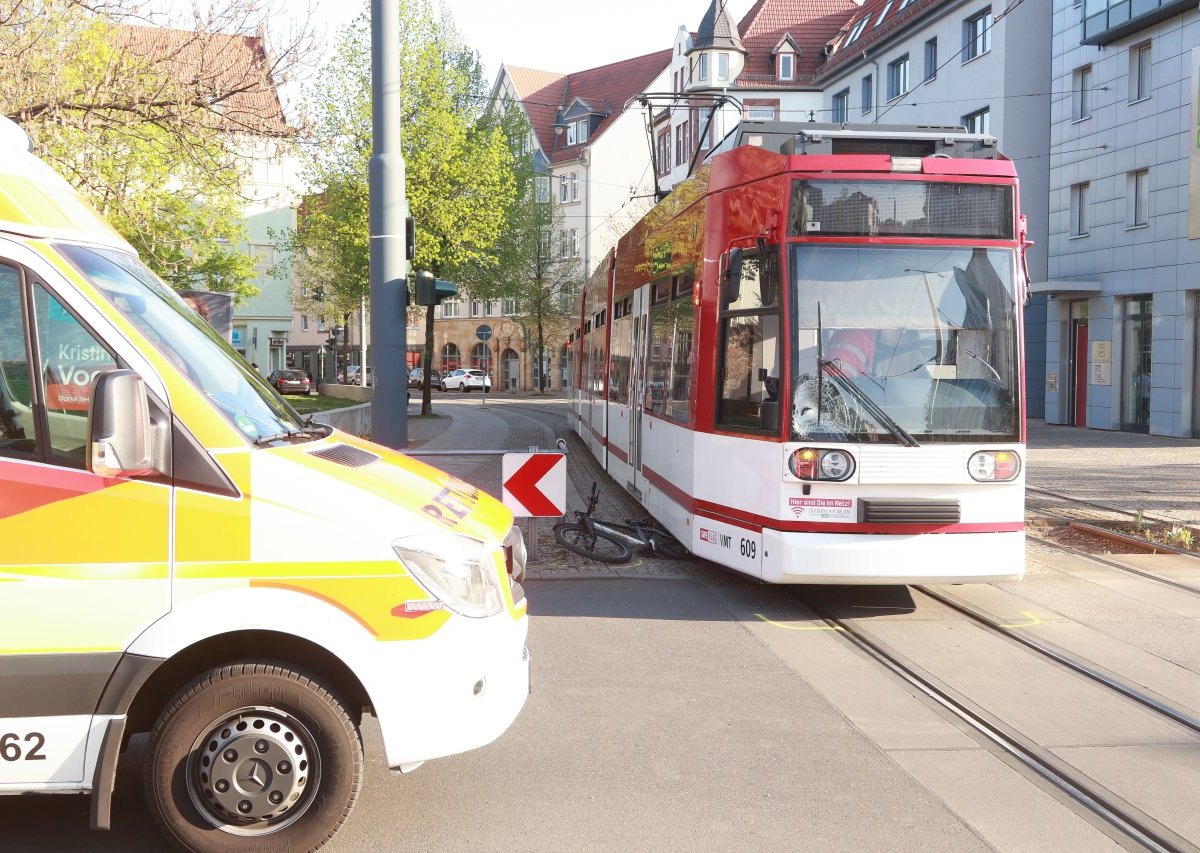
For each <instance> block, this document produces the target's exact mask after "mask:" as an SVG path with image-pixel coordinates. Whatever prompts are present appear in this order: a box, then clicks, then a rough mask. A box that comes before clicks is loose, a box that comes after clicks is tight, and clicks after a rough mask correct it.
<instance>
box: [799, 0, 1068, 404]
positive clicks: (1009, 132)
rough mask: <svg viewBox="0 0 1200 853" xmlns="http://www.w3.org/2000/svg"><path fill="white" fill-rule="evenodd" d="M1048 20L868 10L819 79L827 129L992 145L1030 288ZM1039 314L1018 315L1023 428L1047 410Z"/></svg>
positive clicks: (1037, 13) (1026, 10) (874, 5)
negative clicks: (958, 129) (975, 136)
mask: <svg viewBox="0 0 1200 853" xmlns="http://www.w3.org/2000/svg"><path fill="white" fill-rule="evenodd" d="M1050 12H1051V8H1050V4H1049V3H1047V2H1046V0H1015V2H1014V0H1008V2H1007V3H995V4H993V3H991V2H989V0H866V2H864V3H862V4H861V6H859V7H858V8H857V9H856V10H855V12H854V13H853V14H852V15H850V16H849V17H847V18H846V19H845V22H844V23H843V25H842V26H841V28H840V30H839V32H838V33H837V35H836V36H835V37H834V38H833V39H831V40H830V41H829V43H828V44H827V45H826V46H825V59H824V62H823V63H822V64H821V65H820V66H819V67H818V69H817V72H816V74H817V80H818V81H819V83H820V85H821V88H822V91H823V97H824V103H823V111H822V112H821V113H820V115H822V116H824V117H825V120H827V121H832V122H840V123H846V122H851V123H871V124H908V125H914V124H921V125H962V126H964V127H966V128H967V130H968V131H970V132H972V133H987V134H991V135H992V136H995V137H996V138H997V140H998V143H999V148H1000V150H1001V151H1002V152H1004V154H1005V155H1006V156H1008V157H1009V158H1011V159H1012V160H1014V161H1015V162H1016V166H1017V174H1018V175H1020V181H1021V188H1020V193H1021V196H1020V201H1021V209H1022V211H1023V212H1024V213H1025V214H1026V215H1027V216H1028V218H1029V228H1030V237H1031V239H1032V240H1033V241H1034V246H1033V248H1031V249H1030V250H1029V253H1028V264H1029V273H1030V276H1031V279H1032V280H1033V281H1034V282H1039V283H1041V282H1045V281H1046V280H1047V278H1048V258H1049V253H1048V245H1047V244H1048V242H1049V240H1048V236H1049V212H1048V197H1049V187H1050V163H1051V159H1052V158H1051V157H1049V156H1047V155H1048V154H1049V152H1050V109H1051V104H1052V102H1053V97H1052V96H1051V94H1050V92H1051V85H1050V77H1051V62H1050V26H1051V24H1050ZM1054 88H1055V90H1057V88H1058V87H1057V86H1056V87H1054ZM1046 304H1047V298H1046V296H1045V295H1038V296H1035V297H1034V298H1033V299H1032V300H1031V302H1030V304H1029V305H1028V306H1027V307H1026V309H1025V354H1026V402H1027V409H1028V413H1029V416H1030V417H1042V415H1043V412H1044V406H1045V388H1046V372H1045V371H1046V365H1045V352H1046V344H1045V335H1046Z"/></svg>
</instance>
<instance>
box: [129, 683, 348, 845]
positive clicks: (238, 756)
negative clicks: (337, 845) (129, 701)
mask: <svg viewBox="0 0 1200 853" xmlns="http://www.w3.org/2000/svg"><path fill="white" fill-rule="evenodd" d="M362 771H363V758H362V743H361V742H360V740H359V736H358V729H357V728H355V726H354V723H353V722H352V721H351V719H350V717H349V715H348V714H347V713H346V711H345V708H344V707H343V706H342V703H341V702H340V701H339V700H338V699H337V697H335V696H334V695H333V694H332V693H330V692H329V691H328V690H326V689H325V688H323V687H322V686H321V685H320V684H318V683H317V682H316V681H313V680H312V679H311V678H309V676H307V675H306V674H304V673H303V672H295V671H292V670H289V669H285V668H284V667H281V666H272V665H268V664H263V663H240V664H233V665H231V666H224V667H221V668H219V669H213V670H210V671H209V672H207V673H205V674H204V675H202V676H200V677H199V678H197V679H195V680H194V681H192V682H191V684H189V685H188V686H187V687H186V688H184V690H183V691H182V692H181V693H180V694H179V695H178V696H177V697H176V698H175V700H174V701H173V702H172V703H171V704H170V705H169V706H168V707H167V709H166V710H165V711H163V713H162V716H161V717H159V719H158V722H157V723H156V724H155V726H154V732H153V734H152V735H151V741H150V757H149V761H148V762H147V764H146V800H147V802H148V803H149V805H150V810H151V811H152V812H153V813H154V816H155V818H156V819H157V820H158V822H159V825H160V826H161V827H162V828H163V830H164V831H165V832H166V833H167V835H169V836H171V837H172V838H173V839H175V840H176V841H177V842H179V844H180V845H182V846H183V848H184V849H185V850H191V851H195V853H217V851H220V853H226V851H228V853H236V851H240V850H280V851H284V850H286V851H293V850H295V851H302V850H315V849H316V848H318V847H320V846H321V845H322V844H324V843H325V842H326V841H328V840H329V839H330V838H332V837H333V835H334V833H335V832H337V830H338V828H339V827H340V826H341V825H342V824H343V823H345V821H346V818H347V817H348V816H349V815H350V810H351V809H352V808H353V807H354V802H355V800H356V799H357V797H358V790H359V786H360V785H361V784H362Z"/></svg>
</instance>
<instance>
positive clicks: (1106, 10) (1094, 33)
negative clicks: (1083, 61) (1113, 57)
mask: <svg viewBox="0 0 1200 853" xmlns="http://www.w3.org/2000/svg"><path fill="white" fill-rule="evenodd" d="M1075 7H1076V8H1078V7H1079V3H1075ZM1195 8H1196V4H1195V3H1193V2H1192V0H1133V2H1132V3H1131V2H1130V0H1087V2H1086V3H1084V4H1083V38H1082V39H1081V42H1082V43H1083V44H1092V45H1107V44H1111V43H1113V42H1114V41H1117V40H1118V39H1122V38H1124V37H1125V36H1127V35H1131V34H1132V33H1137V32H1141V31H1143V30H1145V29H1146V28H1147V27H1149V26H1150V25H1151V24H1153V23H1156V22H1158V21H1163V20H1166V19H1167V18H1169V17H1171V16H1172V15H1178V14H1180V13H1181V12H1186V11H1189V10H1191V9H1195Z"/></svg>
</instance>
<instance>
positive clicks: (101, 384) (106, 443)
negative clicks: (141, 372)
mask: <svg viewBox="0 0 1200 853" xmlns="http://www.w3.org/2000/svg"><path fill="white" fill-rule="evenodd" d="M87 469H88V470H89V471H91V472H92V473H93V474H99V475H100V476H101V477H137V476H143V475H146V474H153V473H155V472H156V470H157V468H156V466H155V460H154V440H153V432H152V429H151V424H150V404H149V400H148V398H147V397H146V384H145V382H143V381H142V377H140V376H138V375H137V374H136V373H134V372H133V371H132V370H106V371H103V372H102V373H100V374H99V375H98V376H97V377H96V381H95V383H94V384H93V385H92V394H91V403H90V405H89V407H88V442H87Z"/></svg>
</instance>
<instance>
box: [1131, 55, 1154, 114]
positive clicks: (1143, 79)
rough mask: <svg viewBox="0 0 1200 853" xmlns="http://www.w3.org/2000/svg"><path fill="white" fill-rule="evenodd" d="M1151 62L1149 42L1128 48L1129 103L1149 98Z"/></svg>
mask: <svg viewBox="0 0 1200 853" xmlns="http://www.w3.org/2000/svg"><path fill="white" fill-rule="evenodd" d="M1151 61H1152V57H1151V54H1150V42H1148V41H1147V42H1142V43H1141V44H1135V45H1134V46H1133V47H1131V48H1129V103H1131V104H1134V103H1137V102H1138V101H1144V100H1145V99H1146V98H1148V97H1150V84H1151V82H1152V81H1151V71H1150V68H1151Z"/></svg>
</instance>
